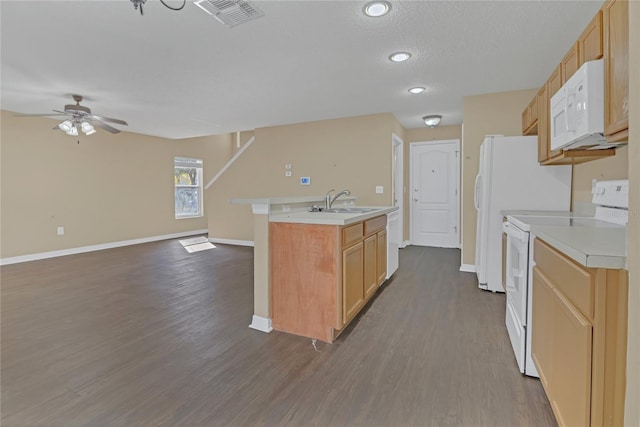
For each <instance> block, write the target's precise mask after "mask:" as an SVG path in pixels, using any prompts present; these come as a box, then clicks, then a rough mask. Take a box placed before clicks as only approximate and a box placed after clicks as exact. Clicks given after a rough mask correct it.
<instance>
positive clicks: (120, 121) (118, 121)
mask: <svg viewBox="0 0 640 427" xmlns="http://www.w3.org/2000/svg"><path fill="white" fill-rule="evenodd" d="M92 117H93V118H94V119H98V120H102V121H104V122H111V123H115V124H117V125H124V126H129V123H127V122H125V121H124V120H120V119H112V118H110V117H102V116H96V115H95V114H92Z"/></svg>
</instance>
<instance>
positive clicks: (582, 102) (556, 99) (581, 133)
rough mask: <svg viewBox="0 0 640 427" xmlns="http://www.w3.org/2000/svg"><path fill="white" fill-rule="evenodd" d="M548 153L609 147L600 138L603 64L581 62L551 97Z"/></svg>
mask: <svg viewBox="0 0 640 427" xmlns="http://www.w3.org/2000/svg"><path fill="white" fill-rule="evenodd" d="M550 112H551V115H550V116H551V117H550V120H551V123H550V125H551V144H550V146H551V150H559V149H563V150H568V149H573V148H579V147H580V148H582V149H589V148H593V149H597V148H612V147H613V146H612V145H606V144H605V143H606V139H605V137H604V134H603V132H604V64H603V60H602V59H598V60H596V61H588V62H585V63H584V64H583V65H582V66H581V67H580V68H579V69H578V71H576V72H575V74H574V75H573V76H571V78H570V79H569V80H567V81H566V83H565V84H564V85H562V87H561V88H560V90H559V91H558V92H557V93H556V94H555V95H553V96H552V97H551V105H550Z"/></svg>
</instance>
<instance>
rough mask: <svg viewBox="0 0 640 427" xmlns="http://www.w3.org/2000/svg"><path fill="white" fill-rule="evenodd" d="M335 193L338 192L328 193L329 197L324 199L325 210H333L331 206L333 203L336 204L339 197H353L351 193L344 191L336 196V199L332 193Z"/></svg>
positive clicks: (330, 191)
mask: <svg viewBox="0 0 640 427" xmlns="http://www.w3.org/2000/svg"><path fill="white" fill-rule="evenodd" d="M334 191H336V190H329V191H327V195H326V196H325V198H324V207H325V209H331V206H333V202H335V201H336V199H337V198H338V197H340V196H349V195H351V191H349V190H342V191H341V192H339V193H338V194H336V195H335V196H334V197H331V193H332V192H334Z"/></svg>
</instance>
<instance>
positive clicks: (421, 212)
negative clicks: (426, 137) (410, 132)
mask: <svg viewBox="0 0 640 427" xmlns="http://www.w3.org/2000/svg"><path fill="white" fill-rule="evenodd" d="M459 147H460V141H459V140H457V139H456V140H447V141H432V142H419V143H413V144H411V148H410V157H411V196H410V197H411V243H412V244H414V245H420V246H436V247H442V248H457V247H459V237H458V236H459V231H458V229H459V227H458V217H459V212H458V206H459V203H458V197H459V196H458V195H459V193H460V192H459V190H458V186H459V179H458V176H459V153H460V148H459Z"/></svg>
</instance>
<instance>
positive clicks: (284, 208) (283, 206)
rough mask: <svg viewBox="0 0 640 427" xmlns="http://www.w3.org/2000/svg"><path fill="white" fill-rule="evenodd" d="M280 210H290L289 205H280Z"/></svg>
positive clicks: (285, 211)
mask: <svg viewBox="0 0 640 427" xmlns="http://www.w3.org/2000/svg"><path fill="white" fill-rule="evenodd" d="M282 212H284V213H287V212H291V207H290V206H289V205H282Z"/></svg>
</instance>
